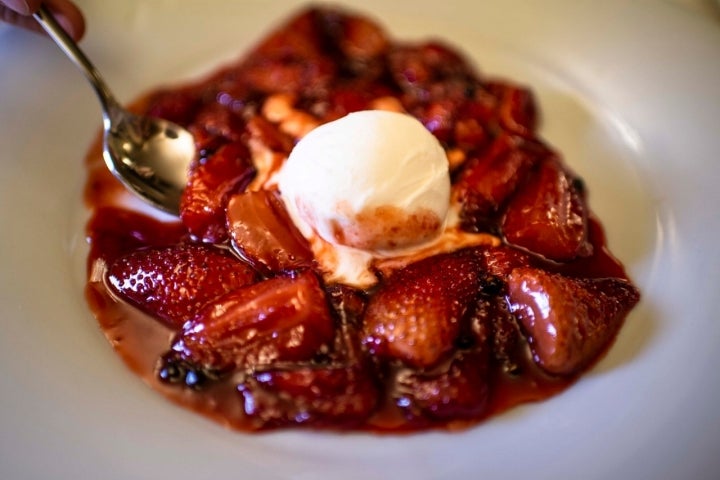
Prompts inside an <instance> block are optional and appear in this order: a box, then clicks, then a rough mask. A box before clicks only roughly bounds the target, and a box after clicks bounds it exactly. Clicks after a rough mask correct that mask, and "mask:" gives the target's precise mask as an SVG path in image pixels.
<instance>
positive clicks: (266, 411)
mask: <svg viewBox="0 0 720 480" xmlns="http://www.w3.org/2000/svg"><path fill="white" fill-rule="evenodd" d="M333 296H334V297H335V300H339V299H340V298H344V299H345V300H341V301H340V304H342V303H345V301H346V300H347V301H349V303H351V304H354V303H356V302H355V301H353V300H352V299H351V297H352V296H353V295H352V294H350V293H349V292H344V293H340V292H337V291H336V292H335V294H334V295H333ZM333 303H334V304H335V303H336V302H335V301H334V302H333ZM350 309H351V310H352V309H354V307H352V306H350ZM237 390H238V393H239V394H240V396H241V397H242V403H243V411H244V414H245V415H246V416H247V417H248V418H249V419H250V421H251V423H252V425H253V426H254V427H255V428H258V429H266V428H276V427H281V426H287V425H294V426H299V425H313V426H315V427H334V428H336V427H338V426H345V427H350V426H356V425H359V424H361V423H362V422H363V421H365V420H366V419H367V418H368V417H369V416H370V415H371V414H372V413H373V412H374V411H375V409H376V407H377V406H378V405H379V403H380V395H381V393H382V390H381V388H380V386H379V384H378V381H377V377H376V372H375V371H374V369H373V368H372V364H371V362H370V361H369V359H368V357H367V356H366V354H365V352H364V351H363V350H362V348H361V346H360V342H359V337H358V333H357V329H356V328H355V327H354V326H352V324H351V323H347V322H345V321H341V323H340V326H339V328H338V334H337V335H336V337H335V342H334V344H333V347H332V348H331V349H330V350H328V352H327V353H326V354H324V355H319V356H316V357H315V358H313V361H312V362H301V363H296V364H290V365H281V366H276V367H269V368H257V369H254V370H253V371H252V372H250V373H248V374H247V375H246V376H245V377H244V378H243V380H242V381H241V382H240V383H239V384H238V386H237Z"/></svg>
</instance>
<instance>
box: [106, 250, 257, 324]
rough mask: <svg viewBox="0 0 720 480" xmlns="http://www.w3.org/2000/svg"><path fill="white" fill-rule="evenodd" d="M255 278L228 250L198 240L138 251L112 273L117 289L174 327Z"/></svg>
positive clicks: (114, 266) (110, 281)
mask: <svg viewBox="0 0 720 480" xmlns="http://www.w3.org/2000/svg"><path fill="white" fill-rule="evenodd" d="M255 280H256V274H255V272H254V271H253V270H252V269H251V268H250V267H249V266H248V265H247V264H245V263H243V262H241V261H239V260H238V259H236V258H235V257H233V256H232V255H230V254H229V253H228V252H227V251H224V250H220V249H218V248H215V247H211V246H206V245H196V244H179V245H174V246H170V247H164V248H146V249H141V250H136V251H134V252H132V253H130V254H127V255H125V256H123V257H120V258H119V259H118V260H116V261H115V262H114V263H113V264H112V265H110V267H109V269H108V272H107V283H108V285H109V286H110V288H111V289H112V290H113V292H114V293H115V294H117V295H119V296H120V297H121V298H123V299H124V300H126V301H128V302H129V303H131V304H133V305H135V306H137V307H138V308H140V309H141V310H143V311H145V312H147V313H149V314H150V315H153V316H155V317H157V318H159V319H160V320H162V321H164V322H165V323H166V324H168V325H169V326H171V327H173V328H180V326H182V324H183V323H185V321H186V320H189V319H190V318H193V317H194V315H195V314H196V313H197V312H198V311H199V310H200V309H201V308H202V307H204V306H205V305H207V304H208V303H209V302H211V301H213V300H214V299H216V298H217V297H219V296H221V295H223V294H225V293H227V292H229V291H231V290H234V289H236V288H239V287H242V286H245V285H248V284H250V283H253V282H254V281H255Z"/></svg>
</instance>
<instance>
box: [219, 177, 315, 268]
mask: <svg viewBox="0 0 720 480" xmlns="http://www.w3.org/2000/svg"><path fill="white" fill-rule="evenodd" d="M227 224H228V230H229V232H230V239H231V241H232V247H233V248H234V249H235V250H236V251H237V252H238V253H239V254H240V256H242V257H243V258H246V259H247V260H248V261H249V262H250V263H251V264H252V265H253V266H255V267H256V268H258V270H263V271H265V272H266V273H272V272H274V273H278V272H282V271H285V270H290V269H298V268H302V267H310V266H311V265H312V264H313V261H314V257H313V254H312V251H311V250H310V246H309V245H308V243H307V241H306V240H305V238H304V237H303V236H302V234H301V233H300V232H299V231H298V230H297V229H296V228H295V227H294V225H293V223H292V220H290V216H289V215H288V213H287V211H286V210H285V206H284V205H283V203H282V200H280V197H279V194H278V193H277V191H276V190H273V191H269V190H260V191H255V192H243V193H240V194H237V195H235V196H233V197H232V198H231V199H230V201H229V203H228V207H227Z"/></svg>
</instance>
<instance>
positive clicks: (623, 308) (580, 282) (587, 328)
mask: <svg viewBox="0 0 720 480" xmlns="http://www.w3.org/2000/svg"><path fill="white" fill-rule="evenodd" d="M639 299H640V294H639V292H638V291H637V289H636V288H635V287H634V286H633V285H632V284H631V283H630V282H628V281H627V280H624V279H619V278H597V279H580V278H570V277H565V276H562V275H560V274H555V273H549V272H546V271H543V270H539V269H535V268H525V267H523V268H518V269H516V270H515V271H513V272H512V273H511V274H510V276H509V278H508V301H509V304H510V308H511V311H512V312H513V313H514V314H515V316H516V317H517V318H518V319H519V320H520V322H521V324H522V326H523V327H524V329H525V332H526V333H527V335H528V340H529V343H530V345H531V347H532V349H533V352H534V354H535V359H536V361H537V363H538V364H539V365H540V366H541V367H542V368H544V369H545V370H546V371H548V372H549V373H552V374H558V375H571V374H573V373H576V372H579V371H580V370H582V369H583V368H585V367H586V366H587V365H589V364H590V363H592V362H593V361H594V360H596V358H597V356H598V355H599V354H600V353H601V352H602V351H604V349H605V347H606V346H607V345H608V344H609V342H611V341H612V340H613V338H614V337H615V334H616V333H617V331H618V330H619V328H620V326H621V325H622V322H623V320H624V318H625V316H626V315H627V314H628V312H629V311H630V310H631V309H632V308H633V307H634V306H635V304H636V303H637V302H638V300H639Z"/></svg>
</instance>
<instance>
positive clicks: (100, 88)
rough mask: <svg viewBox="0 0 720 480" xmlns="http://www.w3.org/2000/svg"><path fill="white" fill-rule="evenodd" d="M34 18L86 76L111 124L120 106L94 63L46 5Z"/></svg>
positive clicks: (104, 116)
mask: <svg viewBox="0 0 720 480" xmlns="http://www.w3.org/2000/svg"><path fill="white" fill-rule="evenodd" d="M33 17H35V20H37V22H38V23H39V24H40V26H41V27H42V28H43V29H44V30H45V31H46V32H47V33H48V35H50V38H52V39H53V40H54V41H55V43H56V44H57V45H58V46H59V47H60V49H61V50H62V51H63V52H64V53H65V55H67V56H68V58H70V60H72V62H73V63H74V64H75V66H77V67H78V68H79V69H80V70H81V71H82V72H83V73H84V74H85V77H86V78H87V79H88V80H89V81H90V84H91V85H92V87H93V89H94V90H95V93H96V94H97V96H98V98H99V99H100V104H101V106H102V110H103V118H104V120H105V122H106V123H107V122H110V120H111V119H112V117H113V116H114V112H115V111H116V110H118V109H119V108H120V106H119V104H118V102H117V100H115V96H114V95H113V94H112V92H111V91H110V89H109V88H108V86H107V84H106V83H105V80H103V78H102V76H101V75H100V72H98V70H97V69H96V68H95V66H94V65H93V64H92V62H90V60H89V59H88V57H87V56H86V55H85V53H83V51H82V50H80V47H78V45H77V43H75V41H74V40H73V39H72V38H71V37H70V36H69V35H68V34H67V33H66V32H65V30H64V29H63V28H62V27H61V26H60V24H59V23H58V22H57V20H55V17H54V16H53V14H52V13H51V12H50V10H48V9H47V7H46V6H45V5H41V6H40V8H39V9H38V11H37V12H36V13H34V14H33Z"/></svg>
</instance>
